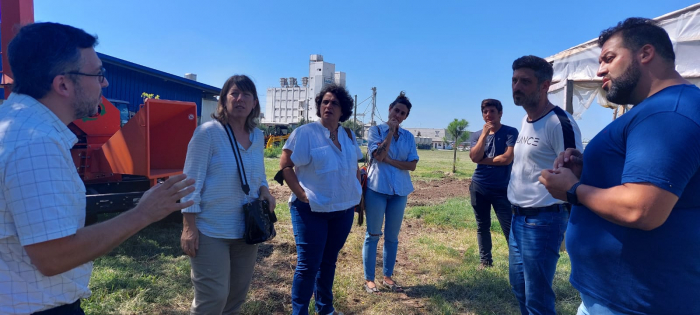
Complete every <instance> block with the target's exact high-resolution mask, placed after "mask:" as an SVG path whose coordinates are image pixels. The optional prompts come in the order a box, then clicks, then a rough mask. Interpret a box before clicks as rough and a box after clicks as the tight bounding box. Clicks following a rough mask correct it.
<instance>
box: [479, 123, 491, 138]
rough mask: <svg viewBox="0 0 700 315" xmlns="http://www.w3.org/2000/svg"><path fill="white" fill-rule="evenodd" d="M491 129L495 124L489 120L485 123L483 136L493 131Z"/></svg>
mask: <svg viewBox="0 0 700 315" xmlns="http://www.w3.org/2000/svg"><path fill="white" fill-rule="evenodd" d="M491 130H493V125H492V124H491V123H490V122H487V123H485V124H484V130H482V131H481V136H482V137H486V136H488V135H489V134H490V133H491Z"/></svg>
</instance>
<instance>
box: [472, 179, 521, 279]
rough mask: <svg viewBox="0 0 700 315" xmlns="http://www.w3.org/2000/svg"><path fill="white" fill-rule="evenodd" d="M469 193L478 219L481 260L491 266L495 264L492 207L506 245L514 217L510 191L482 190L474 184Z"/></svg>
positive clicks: (505, 189) (477, 238)
mask: <svg viewBox="0 0 700 315" xmlns="http://www.w3.org/2000/svg"><path fill="white" fill-rule="evenodd" d="M469 193H470V197H471V198H470V199H471V204H472V208H473V209H474V218H475V219H476V241H477V242H478V243H479V258H480V259H481V262H482V263H485V264H489V265H490V264H492V263H493V258H492V257H491V248H492V246H493V245H492V243H491V206H493V211H494V212H496V217H497V218H498V223H500V224H501V230H503V236H505V238H506V243H508V238H509V236H510V220H511V219H512V217H513V215H512V212H511V209H510V202H509V201H508V190H507V188H504V189H502V190H496V189H481V188H480V187H479V185H478V184H477V183H475V182H472V183H471V185H469Z"/></svg>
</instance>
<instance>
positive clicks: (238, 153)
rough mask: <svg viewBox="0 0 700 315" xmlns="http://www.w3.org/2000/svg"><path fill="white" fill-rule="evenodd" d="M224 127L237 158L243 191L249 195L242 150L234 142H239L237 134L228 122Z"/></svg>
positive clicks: (234, 155)
mask: <svg viewBox="0 0 700 315" xmlns="http://www.w3.org/2000/svg"><path fill="white" fill-rule="evenodd" d="M224 129H225V130H226V134H227V135H228V142H229V143H231V150H233V157H234V158H235V159H236V166H237V167H238V178H240V179H241V188H242V189H243V193H245V194H246V196H247V195H248V193H249V192H250V185H248V178H247V177H246V176H245V166H243V158H242V157H241V150H240V149H239V148H238V146H237V145H234V144H233V143H234V142H236V143H238V141H236V135H235V134H234V133H233V129H231V125H229V124H226V126H224ZM232 139H233V140H232Z"/></svg>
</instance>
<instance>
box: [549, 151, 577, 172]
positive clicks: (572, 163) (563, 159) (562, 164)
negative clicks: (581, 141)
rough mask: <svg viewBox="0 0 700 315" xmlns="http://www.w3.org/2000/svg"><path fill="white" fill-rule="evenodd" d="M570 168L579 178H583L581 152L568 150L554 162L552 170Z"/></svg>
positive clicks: (560, 154)
mask: <svg viewBox="0 0 700 315" xmlns="http://www.w3.org/2000/svg"><path fill="white" fill-rule="evenodd" d="M560 168H568V169H570V170H571V172H572V173H574V175H576V177H577V178H581V172H582V171H583V153H581V151H579V150H576V149H572V148H568V149H566V150H565V151H564V152H562V153H559V156H558V157H557V158H556V160H554V165H553V166H552V169H554V170H557V169H560Z"/></svg>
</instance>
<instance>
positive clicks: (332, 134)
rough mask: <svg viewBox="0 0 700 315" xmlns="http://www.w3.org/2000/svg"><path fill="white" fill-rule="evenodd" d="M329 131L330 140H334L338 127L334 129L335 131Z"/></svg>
mask: <svg viewBox="0 0 700 315" xmlns="http://www.w3.org/2000/svg"><path fill="white" fill-rule="evenodd" d="M329 131H330V130H329ZM330 133H331V135H330V138H331V141H335V139H336V138H337V135H338V129H336V130H335V133H334V132H333V131H330Z"/></svg>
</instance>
